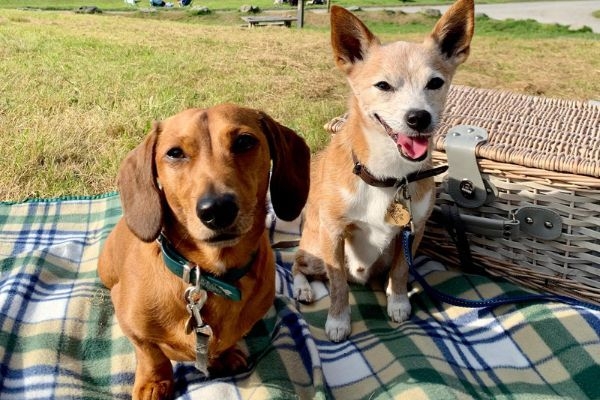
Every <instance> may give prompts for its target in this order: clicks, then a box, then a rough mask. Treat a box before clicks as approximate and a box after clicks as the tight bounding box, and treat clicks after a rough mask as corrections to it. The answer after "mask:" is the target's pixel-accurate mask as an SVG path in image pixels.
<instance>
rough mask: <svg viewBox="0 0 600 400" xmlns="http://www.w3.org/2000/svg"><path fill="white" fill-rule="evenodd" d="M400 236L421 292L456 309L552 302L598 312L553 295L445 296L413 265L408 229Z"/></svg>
mask: <svg viewBox="0 0 600 400" xmlns="http://www.w3.org/2000/svg"><path fill="white" fill-rule="evenodd" d="M401 235H402V246H403V250H404V256H405V257H406V262H407V263H408V270H409V272H410V273H411V275H412V276H413V277H414V278H415V280H416V281H417V282H419V284H420V285H421V287H422V288H423V290H425V292H427V293H428V294H429V295H430V296H431V297H432V298H434V299H436V300H438V301H441V302H443V303H447V304H450V305H453V306H458V307H467V308H493V307H498V306H501V305H504V304H514V303H525V302H537V301H554V302H560V303H565V304H568V305H571V306H579V307H585V308H590V309H593V310H596V311H600V306H598V305H595V304H591V303H587V302H584V301H581V300H576V299H572V298H570V297H566V296H560V295H554V294H537V293H530V294H524V295H517V296H506V295H500V296H496V297H492V298H489V299H481V300H470V299H463V298H460V297H456V296H452V295H449V294H446V293H444V292H441V291H439V290H438V289H436V288H434V287H433V286H431V285H430V284H429V283H427V281H426V280H425V278H424V277H423V275H421V274H420V273H419V272H418V271H417V269H416V267H415V264H414V260H413V254H412V243H413V239H414V235H413V233H412V232H411V230H410V229H404V230H403V231H402V233H401Z"/></svg>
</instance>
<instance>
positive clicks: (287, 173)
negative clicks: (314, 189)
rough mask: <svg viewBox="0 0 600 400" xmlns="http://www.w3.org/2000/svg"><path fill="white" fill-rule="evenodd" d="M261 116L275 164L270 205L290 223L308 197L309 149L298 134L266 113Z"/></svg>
mask: <svg viewBox="0 0 600 400" xmlns="http://www.w3.org/2000/svg"><path fill="white" fill-rule="evenodd" d="M261 116H262V125H263V128H264V131H265V134H266V136H267V140H268V141H269V149H270V151H271V160H273V171H272V173H271V184H270V185H271V186H270V194H271V203H272V204H273V209H274V210H275V214H276V215H277V216H278V217H279V218H281V219H283V220H285V221H291V220H293V219H295V218H296V217H298V215H300V212H302V208H304V204H306V199H307V197H308V188H309V184H310V149H309V148H308V146H307V145H306V143H305V142H304V139H302V138H301V137H300V136H298V135H297V134H296V132H294V131H293V130H291V129H289V128H287V127H285V126H283V125H281V124H279V123H277V122H276V121H274V120H273V119H272V118H271V117H269V116H268V115H266V114H265V113H261Z"/></svg>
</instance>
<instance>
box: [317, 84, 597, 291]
mask: <svg viewBox="0 0 600 400" xmlns="http://www.w3.org/2000/svg"><path fill="white" fill-rule="evenodd" d="M342 123H343V118H341V119H334V120H332V121H331V122H330V123H329V124H328V125H326V129H328V130H330V131H332V132H335V131H337V130H339V127H340V125H341V124H342ZM434 147H435V151H434V152H433V160H434V164H446V163H448V164H449V167H450V168H449V170H448V173H447V174H445V175H443V176H439V177H437V178H436V183H437V184H436V187H437V192H438V199H437V202H436V209H435V211H434V214H433V215H432V218H431V220H430V222H429V223H428V226H427V229H426V234H425V237H424V239H423V241H422V243H421V247H420V250H419V252H421V253H425V254H427V255H429V256H431V257H433V258H435V259H438V260H441V261H444V262H445V263H446V264H448V265H450V266H464V265H465V261H466V260H465V251H464V247H465V245H464V244H463V245H462V246H461V243H466V247H467V252H466V254H467V256H469V258H470V259H471V260H472V264H471V267H472V268H473V267H474V268H475V271H476V272H477V271H479V272H486V273H489V274H491V275H494V276H500V277H503V278H506V279H508V280H511V281H513V282H516V283H518V284H521V285H524V286H527V287H530V288H534V289H538V290H541V291H545V292H550V293H555V294H560V295H566V296H569V297H574V298H579V299H583V300H586V301H590V302H594V303H600V106H599V105H598V104H597V103H592V102H581V101H572V100H559V99H550V98H544V97H538V96H529V95H523V94H517V93H513V92H509V91H502V90H487V89H476V88H470V87H464V86H453V87H452V88H451V90H450V92H449V95H448V99H447V103H446V109H445V112H444V115H443V120H442V121H441V124H440V126H439V128H438V130H437V132H436V134H435V135H434ZM469 154H470V155H469ZM459 227H460V229H459ZM457 242H458V246H457ZM461 247H463V251H462V252H461V251H460V249H461ZM469 253H470V254H469Z"/></svg>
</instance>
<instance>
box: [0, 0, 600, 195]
mask: <svg viewBox="0 0 600 400" xmlns="http://www.w3.org/2000/svg"><path fill="white" fill-rule="evenodd" d="M11 1H12V0H3V3H2V5H3V6H5V5H6V3H10V2H11ZM35 1H36V0H31V1H30V2H28V4H34V3H35ZM104 1H108V0H104ZM46 3H49V1H46ZM57 3H58V1H57ZM95 4H98V5H99V6H101V5H100V1H98V2H95ZM359 14H360V16H361V17H362V18H363V19H364V20H365V21H366V23H367V24H368V25H369V26H370V27H371V28H372V29H373V31H374V32H376V33H377V34H379V35H380V36H381V37H382V39H383V40H384V41H391V40H394V39H400V38H402V39H406V40H421V39H422V38H423V36H424V35H425V34H426V32H428V31H429V30H430V29H431V28H432V26H433V24H434V22H435V19H432V18H428V17H424V16H420V15H402V14H398V13H390V12H361V13H359ZM306 17H307V21H306V29H303V30H298V29H294V28H292V29H285V28H279V27H278V28H259V29H251V30H249V29H247V28H242V27H240V24H241V20H240V13H239V12H237V11H236V12H223V13H212V14H210V15H206V16H202V15H195V14H194V13H193V12H191V11H179V10H170V11H167V12H163V11H160V12H155V13H148V12H138V11H135V12H127V13H123V12H104V13H102V14H96V15H86V14H76V13H73V12H70V11H68V12H61V11H45V12H39V11H23V10H15V9H0V71H2V73H3V80H2V81H1V82H0V93H2V96H0V151H1V152H2V154H3V156H2V157H0V169H1V170H2V171H4V172H3V173H2V174H0V188H1V189H0V201H2V200H4V201H7V200H13V201H14V200H19V199H24V198H27V197H55V196H63V195H89V194H97V193H102V192H106V191H111V190H114V189H115V176H116V173H117V170H118V166H119V163H120V161H121V159H122V158H123V157H124V155H125V154H126V153H127V152H128V151H129V150H130V149H131V148H133V147H134V146H135V145H137V144H138V143H139V142H140V141H141V140H142V138H143V137H144V136H145V134H146V133H147V132H148V130H149V128H150V126H151V123H152V121H153V120H155V119H162V118H164V117H167V116H169V115H172V114H174V113H176V112H178V111H180V110H182V109H184V108H187V107H192V106H198V107H204V106H209V105H212V104H215V103H219V102H225V101H229V102H235V103H239V104H244V105H247V106H250V107H255V108H260V109H263V110H264V111H266V112H268V113H269V114H271V115H272V116H273V117H274V118H276V119H277V120H279V121H280V122H282V123H284V124H286V125H287V126H289V127H291V128H293V129H295V130H297V131H298V132H299V133H300V134H302V135H303V136H304V137H305V138H306V140H307V141H308V142H309V144H310V145H311V147H312V148H313V149H314V150H317V149H319V148H320V147H322V146H323V145H324V144H325V143H326V141H327V134H326V133H325V132H324V130H323V129H322V126H323V124H324V123H325V122H326V121H328V120H329V119H331V118H332V117H334V116H337V115H339V114H340V113H342V112H344V111H345V108H346V98H347V93H348V89H347V85H346V82H345V80H344V78H343V77H342V75H341V73H339V72H338V71H337V70H336V69H335V68H334V65H333V62H332V59H331V50H330V45H329V31H328V16H327V15H326V14H317V13H312V12H308V13H307V15H306ZM599 38H600V35H595V34H592V33H590V32H575V33H573V32H569V31H568V30H567V29H565V28H563V27H558V26H554V25H551V26H548V25H540V24H537V23H534V22H532V21H529V22H519V23H516V22H514V21H513V22H510V21H509V22H498V21H491V20H488V19H486V18H479V19H478V21H477V27H476V34H475V39H474V42H473V45H472V53H471V57H470V58H469V60H468V61H467V63H466V64H465V65H463V66H462V67H461V68H460V69H459V72H458V73H457V75H456V77H455V80H454V83H457V84H465V85H471V86H476V87H486V88H505V89H510V90H514V91H518V92H523V93H530V94H539V95H545V96H551V97H563V98H577V99H590V98H598V95H599V93H600V79H598V71H600V40H599Z"/></svg>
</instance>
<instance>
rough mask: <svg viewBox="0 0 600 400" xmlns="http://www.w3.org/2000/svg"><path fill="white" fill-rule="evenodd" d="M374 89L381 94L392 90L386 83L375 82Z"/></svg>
mask: <svg viewBox="0 0 600 400" xmlns="http://www.w3.org/2000/svg"><path fill="white" fill-rule="evenodd" d="M375 87H376V88H377V89H379V90H381V91H382V92H389V91H390V90H392V86H391V85H390V84H389V83H387V82H386V81H381V82H377V83H376V84H375Z"/></svg>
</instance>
